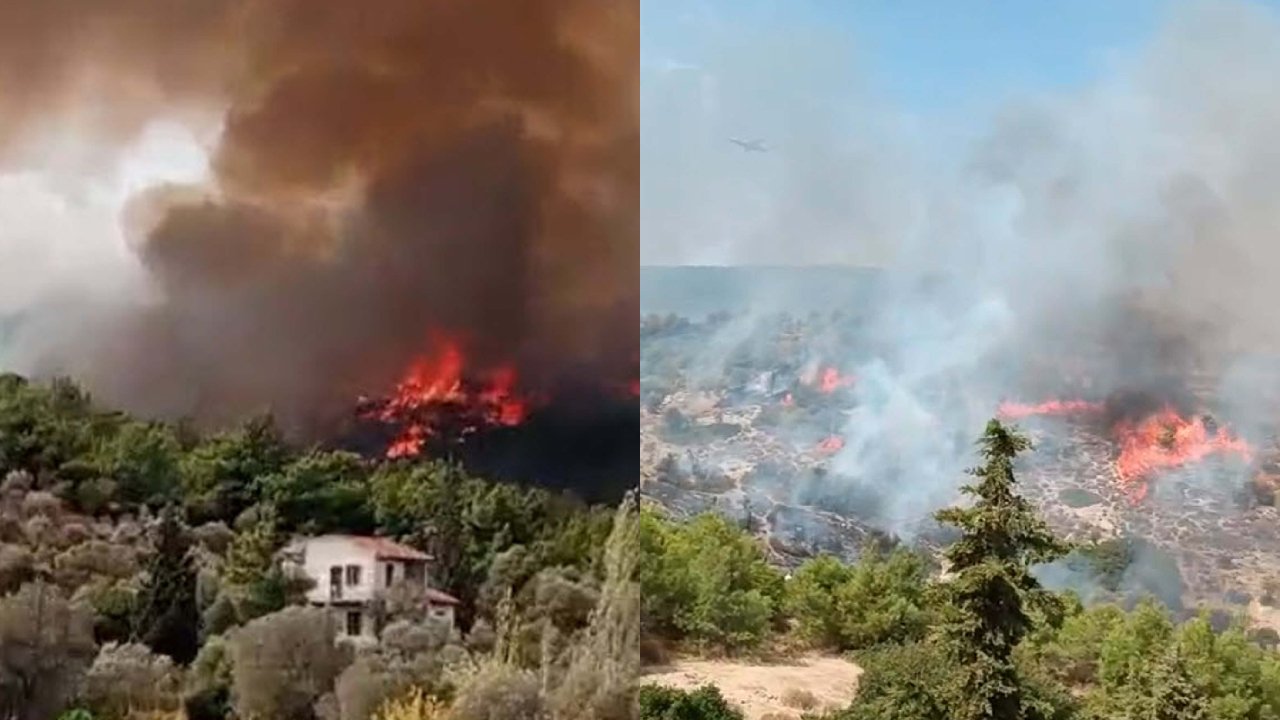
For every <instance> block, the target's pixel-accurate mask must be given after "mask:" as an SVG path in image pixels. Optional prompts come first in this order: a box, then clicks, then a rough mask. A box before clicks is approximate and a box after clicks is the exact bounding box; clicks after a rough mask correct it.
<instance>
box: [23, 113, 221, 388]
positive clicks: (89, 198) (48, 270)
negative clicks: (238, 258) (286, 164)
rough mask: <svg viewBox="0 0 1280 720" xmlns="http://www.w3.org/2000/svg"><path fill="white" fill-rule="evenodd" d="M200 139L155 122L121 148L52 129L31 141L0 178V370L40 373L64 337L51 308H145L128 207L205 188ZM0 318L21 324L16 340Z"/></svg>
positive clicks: (145, 285)
mask: <svg viewBox="0 0 1280 720" xmlns="http://www.w3.org/2000/svg"><path fill="white" fill-rule="evenodd" d="M199 135H200V133H199V130H198V129H194V130H193V129H192V128H189V127H187V126H185V125H181V124H178V123H174V122H168V121H157V122H155V123H152V124H151V125H149V126H147V127H146V128H145V129H144V130H143V132H142V133H141V134H140V135H139V137H138V138H137V139H136V140H135V141H134V142H132V143H129V144H127V145H125V146H123V147H120V146H118V145H116V144H114V143H103V144H97V143H95V142H94V141H93V140H92V139H88V138H84V136H81V135H78V134H77V132H76V129H75V127H74V126H72V127H63V126H55V127H52V128H49V129H47V135H45V136H44V137H42V138H35V139H33V140H32V141H31V143H30V145H28V147H27V153H26V155H25V160H24V161H23V162H22V165H21V167H16V168H6V171H5V172H3V173H0V366H2V367H4V368H5V369H7V370H16V371H18V372H24V373H31V372H34V371H35V370H36V369H37V366H38V365H39V364H40V360H39V359H40V357H41V356H42V354H43V353H44V352H45V351H46V350H47V349H48V348H50V347H51V346H53V345H56V344H57V343H58V342H59V338H58V337H57V334H58V333H59V332H61V331H62V329H63V323H62V322H61V320H60V319H59V317H58V316H57V313H56V312H49V311H47V310H48V309H49V308H55V307H58V306H60V305H62V304H63V303H64V302H74V303H75V304H76V305H77V307H80V308H82V307H84V306H89V307H92V306H93V305H94V304H95V300H96V303H97V304H106V303H121V302H145V300H146V297H147V296H148V294H149V290H150V288H149V286H148V282H147V277H146V274H145V273H144V272H142V268H141V267H140V265H139V263H138V261H137V257H136V255H135V254H134V253H133V252H132V251H131V250H130V248H129V247H128V240H127V238H126V232H125V228H124V222H123V221H124V217H123V216H124V210H125V206H126V204H127V203H128V201H129V198H131V197H132V196H133V195H135V194H136V193H138V192H140V191H143V190H146V189H148V188H152V187H157V186H160V185H165V184H170V183H200V182H203V181H204V180H205V179H206V177H207V174H208V156H207V154H206V153H207V145H206V144H205V143H203V142H201V140H200V139H199ZM78 140H79V141H78ZM6 319H9V320H10V321H15V320H17V319H20V320H22V322H21V323H18V330H17V331H16V332H17V333H18V334H15V335H12V336H7V335H6V334H5V333H4V332H2V331H3V329H4V323H5V321H6ZM63 320H65V318H63Z"/></svg>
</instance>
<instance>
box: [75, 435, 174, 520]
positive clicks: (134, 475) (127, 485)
mask: <svg viewBox="0 0 1280 720" xmlns="http://www.w3.org/2000/svg"><path fill="white" fill-rule="evenodd" d="M180 456H181V447H179V445H178V439H177V437H176V436H175V435H174V434H173V430H172V429H170V428H169V427H168V426H166V425H162V424H160V423H143V422H128V423H125V424H124V425H123V426H121V428H120V429H119V430H118V431H117V432H115V433H113V434H111V435H110V436H108V437H105V438H101V439H100V440H99V441H98V447H97V448H96V449H95V451H94V453H93V461H92V464H93V465H94V467H95V468H96V470H97V472H98V473H99V474H101V475H103V476H105V477H107V478H110V479H111V480H112V481H114V483H115V496H116V499H117V500H119V501H121V502H124V503H127V504H129V505H143V504H152V505H154V504H158V503H161V502H164V501H166V500H168V499H170V498H172V497H173V496H174V495H175V494H176V493H177V491H178V490H179V489H180V484H179V477H180V474H179V469H178V468H179V458H180Z"/></svg>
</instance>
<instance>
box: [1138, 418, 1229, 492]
mask: <svg viewBox="0 0 1280 720" xmlns="http://www.w3.org/2000/svg"><path fill="white" fill-rule="evenodd" d="M1115 437H1116V442H1117V443H1118V444H1119V445H1120V456H1119V457H1118V458H1117V459H1116V475H1117V476H1118V477H1119V479H1120V482H1121V483H1122V484H1123V485H1125V486H1126V487H1127V488H1128V489H1129V493H1130V498H1131V499H1132V500H1133V501H1134V502H1137V501H1140V500H1142V499H1143V498H1144V497H1146V494H1147V484H1148V482H1149V480H1150V477H1151V475H1152V474H1153V473H1155V472H1157V471H1159V470H1165V469H1170V468H1175V467H1179V466H1181V465H1184V464H1186V463H1189V462H1196V461H1199V460H1202V459H1203V458H1205V457H1207V456H1209V455H1212V454H1215V453H1235V454H1237V455H1238V456H1240V457H1241V458H1242V459H1243V460H1245V461H1246V462H1247V461H1249V460H1251V459H1252V457H1253V451H1252V449H1251V448H1250V447H1249V444H1248V443H1246V442H1245V441H1244V440H1241V439H1239V438H1237V437H1234V436H1232V435H1231V434H1230V433H1229V432H1227V430H1226V428H1218V429H1217V430H1216V431H1215V432H1213V433H1210V432H1209V430H1208V428H1206V427H1205V423H1204V420H1203V419H1202V418H1198V417H1197V418H1194V419H1191V420H1188V419H1186V418H1184V417H1182V416H1180V415H1179V414H1178V413H1177V412H1176V411H1174V410H1173V409H1172V408H1168V407H1166V408H1165V409H1163V410H1161V411H1160V412H1158V413H1156V414H1155V415H1152V416H1150V417H1147V418H1145V419H1143V420H1142V421H1140V422H1137V423H1128V422H1122V423H1119V424H1117V425H1116V427H1115Z"/></svg>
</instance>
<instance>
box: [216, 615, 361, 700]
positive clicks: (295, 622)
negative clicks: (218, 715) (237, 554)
mask: <svg viewBox="0 0 1280 720" xmlns="http://www.w3.org/2000/svg"><path fill="white" fill-rule="evenodd" d="M335 639H336V633H335V629H334V627H333V621H332V618H331V616H330V615H329V613H328V612H327V611H325V610H322V609H319V608H301V607H291V608H288V609H285V610H281V611H280V612H277V613H273V614H271V615H265V616H263V617H260V618H258V619H256V620H253V621H252V622H250V623H249V624H248V625H245V626H244V627H242V628H239V629H237V630H235V631H234V632H233V633H232V634H231V636H230V638H228V642H227V651H228V654H229V656H230V660H231V678H232V685H231V697H232V704H233V706H234V708H235V711H236V714H238V715H239V716H241V717H270V718H297V717H303V718H305V717H308V716H309V715H310V713H311V707H312V706H313V705H314V704H315V702H316V701H317V700H319V699H320V697H321V696H322V695H324V694H325V693H327V692H328V691H329V689H330V688H332V687H333V683H334V680H335V679H336V678H337V677H338V674H339V673H340V672H342V670H343V668H344V667H346V665H347V662H348V658H347V655H346V653H345V652H344V651H343V650H342V648H340V647H339V646H338V645H337V644H336V643H335Z"/></svg>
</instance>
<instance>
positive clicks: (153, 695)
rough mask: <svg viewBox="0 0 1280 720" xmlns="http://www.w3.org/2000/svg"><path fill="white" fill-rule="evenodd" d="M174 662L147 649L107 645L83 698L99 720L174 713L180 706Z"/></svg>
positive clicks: (91, 670)
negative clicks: (145, 714)
mask: <svg viewBox="0 0 1280 720" xmlns="http://www.w3.org/2000/svg"><path fill="white" fill-rule="evenodd" d="M179 690H180V684H179V674H178V672H177V670H176V668H174V666H173V661H172V660H170V659H169V658H168V657H165V656H164V655H156V654H154V653H152V652H151V651H150V650H149V649H147V647H146V646H144V645H138V644H125V645H120V644H118V643H108V644H107V645H104V646H103V647H102V649H101V650H100V651H99V652H98V656H97V658H95V659H94V661H93V666H92V667H90V668H89V671H88V673H87V674H86V677H85V689H84V698H85V700H87V701H88V704H89V706H90V707H91V708H92V709H93V711H94V717H95V718H98V719H99V720H117V719H118V720H127V719H128V718H133V717H137V715H135V713H138V714H140V713H142V712H147V711H149V712H160V711H173V710H175V709H177V707H178V705H179Z"/></svg>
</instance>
